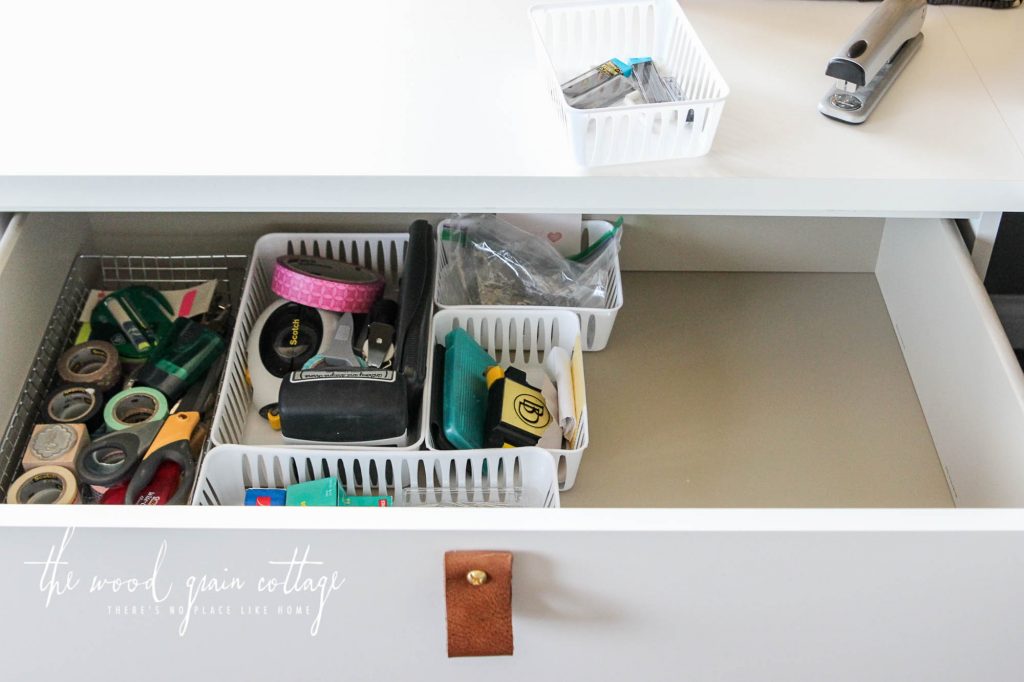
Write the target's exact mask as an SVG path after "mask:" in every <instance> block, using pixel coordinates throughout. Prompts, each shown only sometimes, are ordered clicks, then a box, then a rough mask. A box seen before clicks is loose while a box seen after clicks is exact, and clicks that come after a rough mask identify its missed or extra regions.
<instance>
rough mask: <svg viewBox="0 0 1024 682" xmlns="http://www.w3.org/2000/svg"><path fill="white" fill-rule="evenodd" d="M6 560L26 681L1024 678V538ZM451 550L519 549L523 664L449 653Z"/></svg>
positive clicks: (173, 535)
mask: <svg viewBox="0 0 1024 682" xmlns="http://www.w3.org/2000/svg"><path fill="white" fill-rule="evenodd" d="M652 527H653V524H652ZM0 542H2V544H3V547H4V552H3V557H2V559H0V566H2V568H0V574H2V575H3V577H4V580H3V583H2V586H0V598H2V600H3V603H4V605H5V614H6V617H5V618H4V619H3V624H2V626H0V635H2V637H3V641H4V642H5V646H6V650H7V651H8V652H9V654H8V656H7V669H8V674H9V675H10V679H26V678H27V677H28V676H29V675H30V674H31V673H33V672H35V671H38V670H40V666H41V665H42V663H41V661H50V665H53V663H54V662H55V660H56V662H57V663H58V665H60V666H66V667H68V668H69V669H71V668H73V669H75V670H77V673H76V674H78V675H80V676H84V677H83V679H117V678H118V677H119V675H120V674H121V673H123V672H125V671H145V674H146V677H147V678H148V679H161V680H163V679H167V680H174V679H177V680H180V679H188V678H193V679H194V678H197V676H198V677H199V678H204V679H213V678H220V679H232V680H235V679H237V680H262V679H266V680H282V679H330V677H328V676H325V671H333V672H332V675H337V676H339V677H341V676H343V677H345V678H348V679H371V678H373V679H388V678H396V677H398V676H408V675H410V674H411V675H412V676H413V677H414V678H416V679H451V680H474V679H480V678H481V677H486V678H487V679H500V680H523V679H596V680H603V679H620V678H621V675H622V673H623V671H626V670H629V671H630V675H629V677H630V679H716V680H752V679H787V680H820V679H829V680H865V679H871V680H890V679H891V680H908V679H922V680H965V679H985V680H1001V679H1017V678H1018V677H1019V670H1020V667H1021V665H1024V650H1022V649H1021V647H1020V646H1019V642H1018V641H1017V640H1018V639H1019V637H1018V634H1017V633H1018V629H1017V627H1016V624H1017V623H1018V622H1019V614H1020V613H1021V610H1022V609H1024V590H1022V589H1021V588H1020V574H1021V568H1022V566H1024V535H1022V534H1021V533H1020V532H993V533H935V532H831V533H819V532H742V531H734V532H687V531H676V532H669V531H651V532H634V533H623V532H600V531H597V532H578V531H576V532H573V531H564V532H545V531H535V532H509V531H489V532H488V531H411V530H406V531H401V530H395V531H392V532H389V531H382V530H376V531H357V530H264V531H260V530H239V529H232V530H198V529H192V530H182V529H162V530H154V529H99V528H78V529H76V530H74V531H68V530H65V529H62V528H59V527H54V528H34V529H29V528H7V529H4V530H3V531H0ZM453 549H458V550H507V551H511V552H512V554H513V569H512V571H513V597H512V604H513V606H512V620H513V632H514V648H515V651H514V654H513V655H512V656H507V657H496V658H462V659H449V658H448V657H447V642H446V631H445V590H444V554H445V552H446V551H448V550H453ZM303 561H305V562H306V563H305V564H304V565H302V562H303ZM119 579H120V580H121V581H128V582H121V583H120V585H119V584H118V583H117V582H116V581H117V580H119ZM132 580H136V581H138V585H137V586H136V584H135V583H133V582H130V581H132ZM147 580H150V581H152V582H146V581H147ZM132 590H134V591H132ZM102 652H105V653H102ZM55 654H57V656H56V658H55ZM211 654H212V655H211ZM119 671H120V672H119Z"/></svg>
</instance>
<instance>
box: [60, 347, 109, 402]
mask: <svg viewBox="0 0 1024 682" xmlns="http://www.w3.org/2000/svg"><path fill="white" fill-rule="evenodd" d="M57 373H58V374H60V378H61V379H63V380H64V381H66V382H68V383H71V384H89V385H92V386H96V387H97V388H99V389H100V390H101V391H109V390H110V389H112V388H113V387H114V386H115V385H116V384H117V382H118V380H119V379H120V378H121V357H120V356H119V355H118V354H117V349H116V348H114V345H113V344H111V343H108V342H107V341H88V342H86V343H82V344H79V345H77V346H72V347H71V348H69V349H68V350H66V351H64V354H63V355H61V356H60V359H59V360H58V361H57Z"/></svg>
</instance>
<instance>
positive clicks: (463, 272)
mask: <svg viewBox="0 0 1024 682" xmlns="http://www.w3.org/2000/svg"><path fill="white" fill-rule="evenodd" d="M447 225H448V226H447V228H446V229H445V230H443V231H442V235H441V240H442V246H441V248H442V249H443V250H444V252H445V254H446V256H447V260H448V267H446V268H445V269H444V270H443V271H442V273H443V274H442V277H441V278H440V281H438V283H437V286H438V293H439V296H440V299H439V300H440V301H441V302H442V303H443V304H444V305H533V306H557V307H565V308H605V307H607V305H608V297H609V289H610V288H611V286H612V283H613V278H614V272H615V268H614V263H615V256H616V254H617V253H618V249H619V243H620V241H621V229H620V228H621V221H619V222H618V223H616V225H615V226H614V227H613V228H612V229H610V230H609V231H608V232H607V233H606V234H605V235H603V236H602V237H601V238H599V239H597V240H596V241H594V243H592V244H591V245H590V246H589V247H587V248H586V249H585V250H584V251H582V252H580V253H578V254H576V255H573V256H569V257H566V256H563V255H562V254H560V253H559V252H558V251H557V250H556V249H555V247H554V246H552V245H551V244H550V243H549V242H548V241H547V240H546V239H544V238H543V237H540V236H537V235H534V234H531V233H529V232H526V231H524V230H521V229H519V228H518V227H516V226H515V225H512V224H511V223H508V222H506V221H504V220H501V219H499V218H497V217H496V216H494V215H456V216H452V217H451V218H450V219H449V220H448V223H447Z"/></svg>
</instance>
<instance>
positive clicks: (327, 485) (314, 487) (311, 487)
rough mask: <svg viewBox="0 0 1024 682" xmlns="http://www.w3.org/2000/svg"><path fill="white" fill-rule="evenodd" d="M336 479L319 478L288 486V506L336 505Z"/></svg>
mask: <svg viewBox="0 0 1024 682" xmlns="http://www.w3.org/2000/svg"><path fill="white" fill-rule="evenodd" d="M338 499H339V491H338V479H336V478H321V479H317V480H315V481H306V482H305V483H296V484H295V485H290V486H288V498H287V500H288V501H287V503H286V506H288V507H337V506H338Z"/></svg>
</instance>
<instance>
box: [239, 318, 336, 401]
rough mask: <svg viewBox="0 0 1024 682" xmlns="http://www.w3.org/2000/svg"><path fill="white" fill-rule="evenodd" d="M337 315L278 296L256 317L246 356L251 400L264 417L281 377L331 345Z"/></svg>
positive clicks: (278, 387) (275, 398)
mask: <svg viewBox="0 0 1024 682" xmlns="http://www.w3.org/2000/svg"><path fill="white" fill-rule="evenodd" d="M338 317H339V316H338V314H337V313H332V312H329V311H326V310H319V309H317V308H310V307H309V306H305V305H301V304H299V303H292V302H291V301H286V300H284V299H279V300H277V301H275V302H274V303H271V304H270V306H268V307H267V309H266V310H264V311H263V313H262V314H261V315H260V316H259V317H258V318H257V319H256V322H255V323H254V324H253V327H252V332H251V333H250V335H249V346H248V348H247V355H248V361H249V383H251V384H252V402H253V405H255V407H256V409H257V410H258V411H259V413H260V414H261V415H263V416H264V417H266V416H267V412H268V410H269V409H270V408H272V407H274V406H275V405H276V404H277V397H278V390H279V389H280V387H281V379H282V378H283V377H285V376H287V375H288V374H290V373H291V372H293V371H297V370H301V369H302V367H303V365H305V364H306V362H308V361H309V360H310V359H311V358H313V357H314V356H316V355H320V354H323V353H325V352H326V351H327V349H328V347H329V346H330V345H331V341H332V339H333V338H334V332H335V330H336V328H337V326H338Z"/></svg>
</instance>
